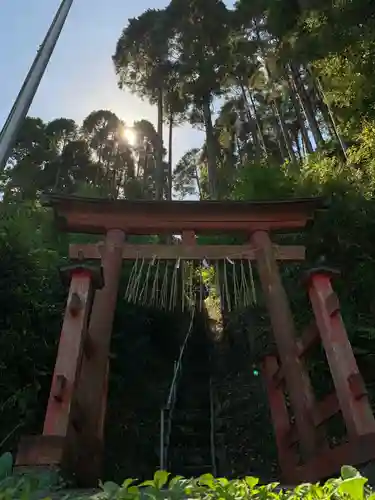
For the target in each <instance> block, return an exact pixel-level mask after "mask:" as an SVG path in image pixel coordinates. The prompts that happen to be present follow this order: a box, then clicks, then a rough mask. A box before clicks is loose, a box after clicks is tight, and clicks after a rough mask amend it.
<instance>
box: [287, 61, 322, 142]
mask: <svg viewBox="0 0 375 500" xmlns="http://www.w3.org/2000/svg"><path fill="white" fill-rule="evenodd" d="M289 67H290V71H291V75H292V78H293V81H294V85H295V88H296V91H297V95H298V98H299V100H300V103H301V106H302V109H303V111H304V113H305V116H306V119H307V122H308V124H309V127H310V130H311V133H312V135H313V137H314V141H315V143H316V145H317V146H319V145H320V144H324V139H323V136H322V133H321V131H320V128H319V125H318V122H317V119H316V116H315V110H314V108H313V105H312V104H311V100H310V97H309V96H308V94H307V92H306V89H305V86H304V83H303V81H302V79H301V75H300V72H299V70H298V69H297V68H296V66H295V65H294V64H293V63H290V64H289Z"/></svg>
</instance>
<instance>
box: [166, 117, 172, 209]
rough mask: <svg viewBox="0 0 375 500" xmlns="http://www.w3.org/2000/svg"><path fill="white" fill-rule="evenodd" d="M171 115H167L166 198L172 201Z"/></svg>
mask: <svg viewBox="0 0 375 500" xmlns="http://www.w3.org/2000/svg"><path fill="white" fill-rule="evenodd" d="M172 154H173V113H172V111H171V112H170V113H169V138H168V196H167V199H168V200H171V199H172V159H173V156H172Z"/></svg>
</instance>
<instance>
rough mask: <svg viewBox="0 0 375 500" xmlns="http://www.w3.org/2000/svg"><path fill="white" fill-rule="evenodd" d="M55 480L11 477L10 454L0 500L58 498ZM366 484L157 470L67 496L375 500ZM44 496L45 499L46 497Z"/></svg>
mask: <svg viewBox="0 0 375 500" xmlns="http://www.w3.org/2000/svg"><path fill="white" fill-rule="evenodd" d="M51 477H52V476H51V475H50V476H49V475H48V474H46V475H41V474H38V475H34V476H33V475H32V474H27V475H20V474H13V460H12V455H11V454H10V453H5V454H4V455H2V456H1V457H0V500H16V499H17V500H34V499H35V500H36V499H42V498H44V499H45V500H47V499H49V498H50V495H51V496H56V493H58V490H59V488H63V487H64V485H63V483H61V484H60V485H59V483H57V486H56V481H54V480H53V479H52V480H51ZM366 483H367V479H366V478H364V477H363V476H361V474H360V473H359V472H358V471H357V470H356V469H354V468H353V467H350V466H344V467H342V469H341V477H339V478H334V479H330V480H328V481H326V482H325V483H324V484H319V483H316V484H301V485H299V486H297V487H296V488H295V489H292V490H285V489H283V488H280V486H279V484H278V483H271V484H268V485H260V484H259V479H257V478H256V477H251V476H247V477H245V478H243V479H234V480H232V481H230V480H228V479H226V478H214V477H213V476H212V475H211V474H204V475H203V476H200V477H199V478H196V479H185V478H183V477H182V476H176V477H171V475H170V474H169V473H168V472H166V471H157V472H155V474H154V478H153V479H152V480H149V481H144V482H143V483H140V484H138V482H137V480H136V479H126V480H125V481H124V482H123V483H122V484H120V485H119V484H116V483H114V482H106V483H100V485H99V486H100V490H99V492H97V493H95V494H92V495H88V496H87V495H85V496H82V495H80V494H77V493H72V494H69V493H66V494H64V495H63V496H62V497H60V498H64V500H69V499H72V500H73V499H74V500H79V499H81V498H82V499H83V498H86V499H97V500H100V499H102V500H138V499H142V500H143V499H150V500H161V499H169V500H180V499H184V498H187V499H194V498H202V499H207V500H209V499H218V500H232V499H233V500H240V499H245V498H251V499H256V500H268V499H270V500H271V499H273V500H297V499H306V500H307V499H308V500H315V499H317V500H318V499H319V500H325V499H327V500H328V499H335V500H339V499H353V500H375V493H373V492H372V490H371V489H370V488H368V487H367V486H366ZM44 492H46V494H43V493H44Z"/></svg>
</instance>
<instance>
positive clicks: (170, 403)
mask: <svg viewBox="0 0 375 500" xmlns="http://www.w3.org/2000/svg"><path fill="white" fill-rule="evenodd" d="M195 310H196V307H195V304H194V305H193V306H192V313H191V318H190V324H189V328H188V330H187V333H186V335H185V339H184V342H183V344H182V346H181V349H180V354H179V357H178V360H177V361H176V362H175V364H174V370H173V377H172V382H171V386H170V389H169V393H168V399H167V403H166V405H165V406H164V407H163V408H162V409H161V410H160V470H165V466H166V464H167V458H168V447H169V440H170V434H171V428H172V418H173V410H174V405H175V402H176V392H177V384H178V378H179V375H180V372H181V367H182V359H183V356H184V352H185V349H186V345H187V342H188V340H189V337H190V334H191V331H192V329H193V324H194V317H195Z"/></svg>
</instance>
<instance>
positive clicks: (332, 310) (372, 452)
mask: <svg viewBox="0 0 375 500" xmlns="http://www.w3.org/2000/svg"><path fill="white" fill-rule="evenodd" d="M336 274H338V273H337V272H335V271H333V270H331V269H328V268H325V267H321V268H315V269H312V270H311V271H309V272H308V273H307V274H306V276H305V280H304V281H305V283H306V285H307V288H308V292H309V297H310V301H311V304H312V307H313V311H314V316H315V321H314V323H313V324H312V325H310V327H309V328H308V329H306V331H305V333H304V334H303V335H302V338H301V341H300V345H301V344H302V345H303V347H302V348H300V349H299V356H304V355H305V354H306V353H307V351H308V350H309V347H311V346H312V345H313V344H314V343H315V342H316V341H319V340H320V341H321V342H322V344H323V347H324V350H325V352H326V356H327V360H328V364H329V367H330V371H331V374H332V378H333V382H334V385H335V392H334V393H332V394H329V395H328V396H326V398H325V399H323V400H322V401H319V402H318V403H316V404H315V405H314V406H313V407H312V412H311V416H312V421H313V424H314V427H315V428H316V429H323V428H324V424H325V423H326V422H327V421H328V420H329V419H330V418H331V417H332V416H333V415H335V414H337V413H339V412H341V413H342V416H343V419H344V422H345V425H346V429H347V442H346V443H344V444H341V445H339V446H336V447H335V448H332V449H330V448H329V446H328V443H327V442H326V443H322V446H321V447H319V449H318V450H317V451H316V453H314V454H313V456H311V457H310V458H309V459H308V460H304V461H303V463H302V464H298V462H299V457H298V456H297V454H296V453H295V452H294V451H293V446H294V445H295V444H296V443H298V442H299V436H298V433H297V428H296V426H295V425H293V424H291V422H290V419H289V415H288V412H287V411H286V402H285V395H284V391H283V385H284V376H285V372H284V370H283V369H282V368H281V367H280V366H279V363H278V360H277V359H276V357H273V356H270V357H267V358H265V359H264V361H263V374H264V377H265V381H266V385H267V390H268V394H269V401H270V405H271V414H272V420H273V424H274V430H275V434H276V441H277V446H278V453H279V458H280V464H281V467H282V472H283V477H284V480H286V481H288V482H290V483H293V484H297V483H298V482H302V481H311V482H315V481H318V480H321V479H323V478H325V477H329V476H332V475H334V474H337V473H338V472H339V470H340V467H341V466H342V465H343V464H351V465H361V464H365V463H366V462H368V461H370V460H374V459H375V419H374V416H373V413H372V410H371V406H370V402H369V399H368V397H367V391H366V388H365V386H364V382H363V380H362V377H361V374H360V373H359V370H358V366H357V363H356V360H355V357H354V354H353V351H352V348H351V345H350V342H349V339H348V336H347V333H346V329H345V326H344V323H343V321H342V317H341V314H340V303H339V299H338V297H337V295H336V294H335V293H334V291H333V289H332V285H331V278H332V277H333V276H335V275H336ZM297 464H298V465H297Z"/></svg>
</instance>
